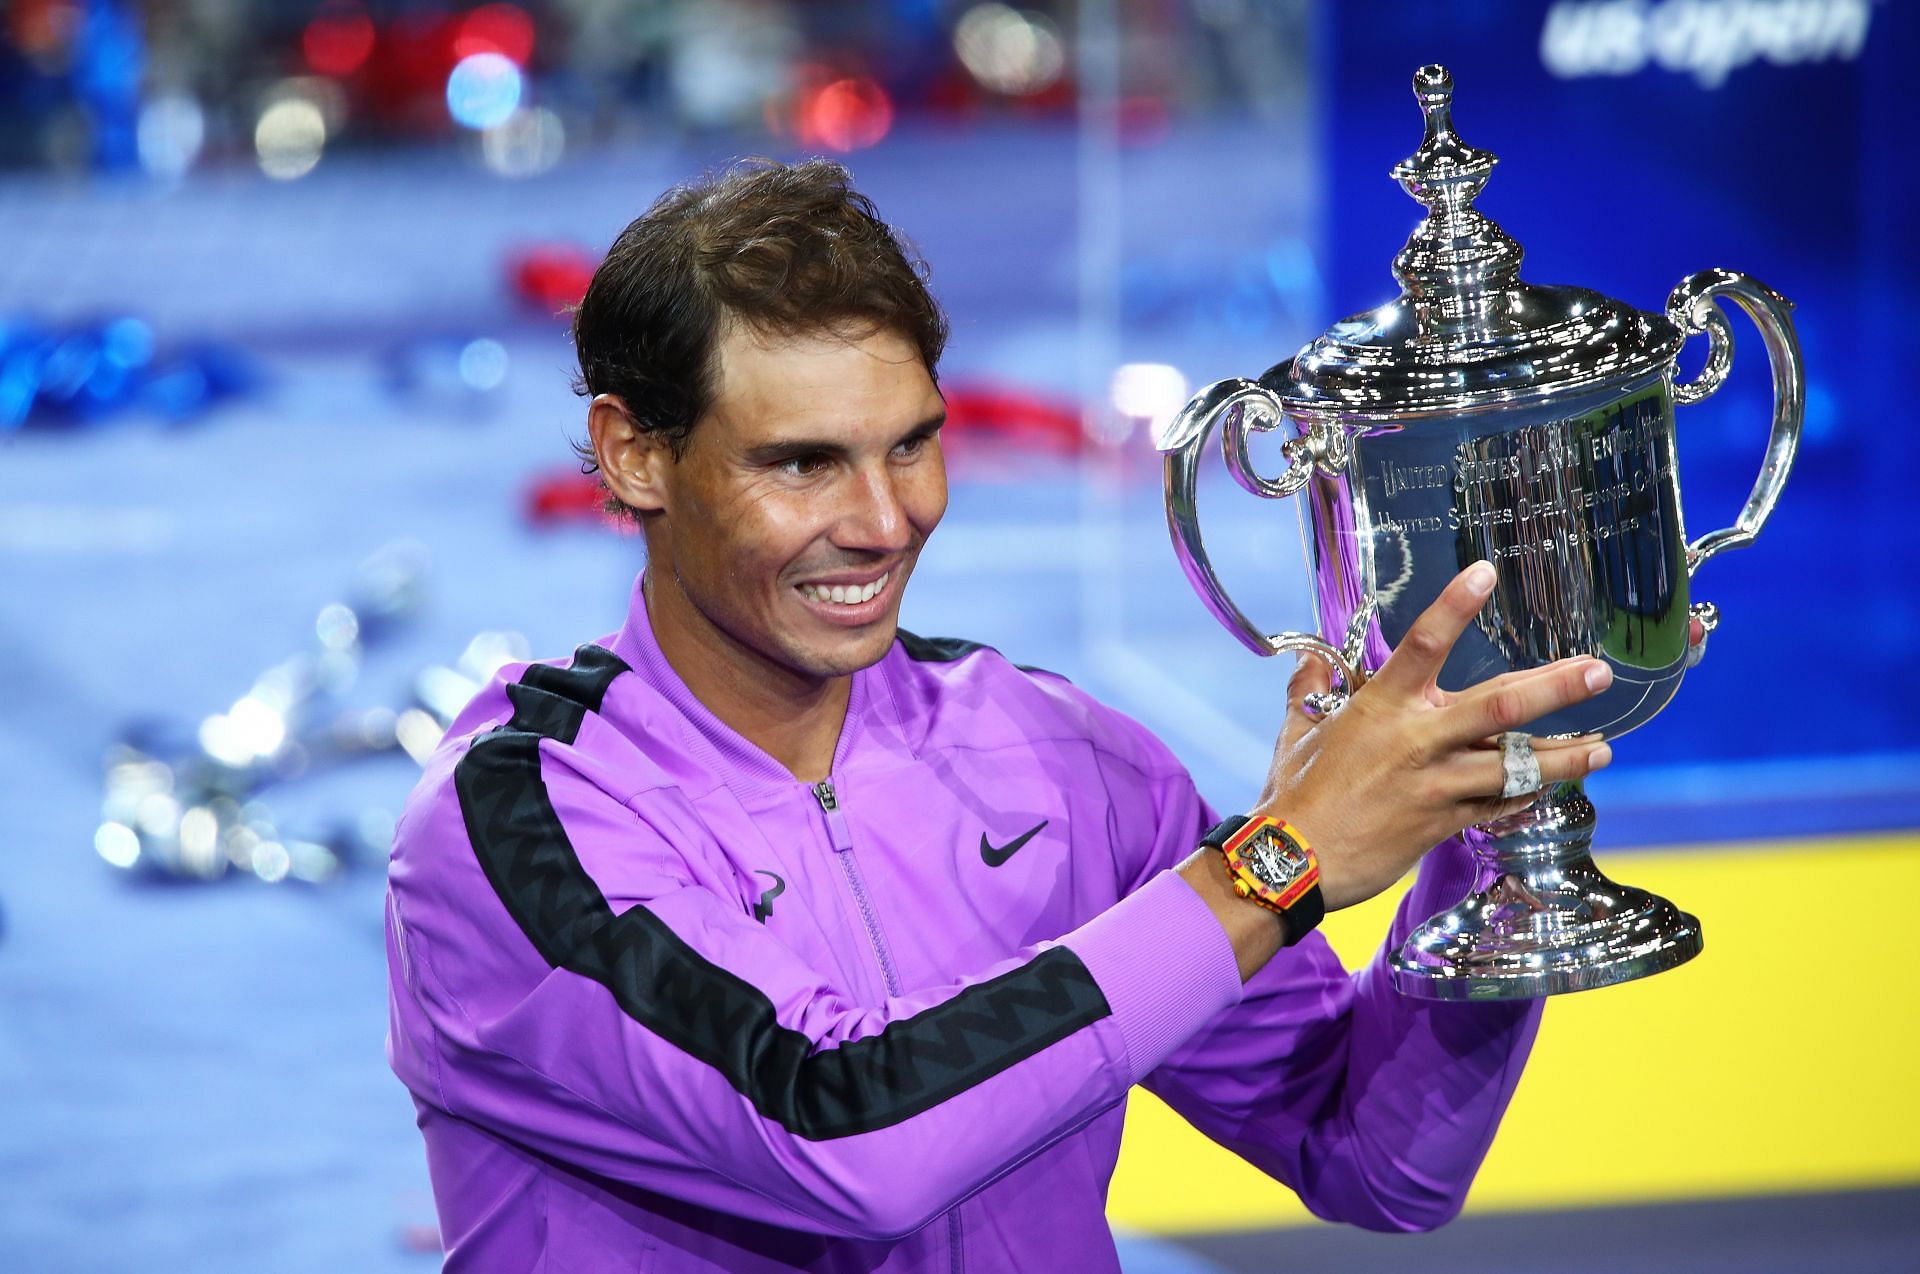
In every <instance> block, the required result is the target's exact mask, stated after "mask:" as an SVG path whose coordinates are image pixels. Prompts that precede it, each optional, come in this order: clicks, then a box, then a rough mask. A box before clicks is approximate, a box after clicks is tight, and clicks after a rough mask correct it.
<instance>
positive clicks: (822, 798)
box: [813, 778, 853, 854]
mask: <svg viewBox="0 0 1920 1274" xmlns="http://www.w3.org/2000/svg"><path fill="white" fill-rule="evenodd" d="M813 799H814V800H816V801H818V802H820V811H821V813H823V814H825V815H826V816H827V836H828V837H829V838H830V839H831V840H832V841H833V848H834V850H835V851H836V852H838V853H842V854H844V853H846V852H847V851H848V850H850V849H852V848H853V833H852V832H850V831H848V830H847V816H846V815H845V814H842V813H841V812H840V798H839V797H838V796H837V795H835V794H834V790H833V780H832V779H831V778H824V779H821V780H820V781H819V782H818V783H815V784H814V785H813Z"/></svg>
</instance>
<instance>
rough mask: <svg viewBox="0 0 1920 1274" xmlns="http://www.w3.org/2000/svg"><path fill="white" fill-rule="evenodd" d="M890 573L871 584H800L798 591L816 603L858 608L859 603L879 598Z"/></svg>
mask: <svg viewBox="0 0 1920 1274" xmlns="http://www.w3.org/2000/svg"><path fill="white" fill-rule="evenodd" d="M891 576H892V572H888V573H887V574H886V575H882V576H881V577H880V578H879V579H877V580H875V581H873V583H871V584H867V585H864V586H863V585H859V584H853V585H848V584H802V585H801V586H800V591H801V592H802V593H805V594H806V595H807V596H808V597H810V598H812V599H813V600H814V601H816V602H838V603H839V604H840V605H842V606H858V605H859V604H860V603H861V602H870V601H872V600H873V599H874V598H875V597H877V596H879V594H880V590H881V589H883V588H885V587H886V586H887V580H888V579H889V578H891Z"/></svg>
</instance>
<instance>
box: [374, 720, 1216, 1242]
mask: <svg viewBox="0 0 1920 1274" xmlns="http://www.w3.org/2000/svg"><path fill="white" fill-rule="evenodd" d="M481 748H493V749H494V750H495V751H497V752H499V753H500V754H501V755H500V756H498V757H494V758H486V757H482V758H481V761H480V762H479V764H482V765H490V764H498V765H505V764H508V763H516V764H519V765H521V766H522V768H523V769H524V768H525V767H526V766H528V765H531V766H532V767H533V768H534V769H535V771H536V772H537V776H538V794H537V797H536V795H535V794H532V793H531V792H530V791H522V790H518V789H514V788H513V787H512V784H511V783H510V782H509V781H508V779H509V778H510V777H511V776H507V777H504V778H503V777H501V776H493V777H495V778H499V779H500V781H499V782H498V783H496V784H492V785H490V786H489V787H488V789H487V790H488V791H490V792H491V791H495V790H498V791H501V792H503V793H504V795H502V796H500V797H499V798H498V799H497V800H496V801H495V803H494V804H492V805H490V806H488V807H486V808H482V809H480V810H479V811H478V813H477V814H476V813H475V811H474V809H473V808H471V803H469V805H468V806H466V807H463V806H462V804H461V803H460V802H459V801H458V800H457V799H456V798H455V796H454V794H453V793H451V792H450V791H448V790H447V789H448V788H451V787H452V786H453V784H451V783H448V784H446V785H444V786H443V787H442V789H441V790H440V791H439V792H437V793H436V794H435V795H434V796H433V797H432V799H431V800H430V801H428V802H426V807H425V808H424V809H422V810H420V811H417V812H416V811H413V810H411V809H410V811H409V817H408V818H407V819H405V820H403V823H402V827H401V837H400V849H399V850H398V851H397V852H396V858H395V868H394V872H393V877H392V879H393V888H392V893H391V902H390V907H389V912H388V919H389V935H388V936H389V941H390V943H391V944H392V948H393V952H394V955H393V961H392V967H393V975H392V976H393V1000H394V1008H393V1038H392V1044H391V1047H390V1055H391V1056H392V1058H393V1060H394V1065H395V1068H396V1070H398V1071H399V1072H400V1073H401V1077H402V1078H403V1079H404V1080H405V1081H406V1082H407V1083H408V1085H409V1087H411V1088H412V1089H413V1090H414V1092H415V1093H416V1095H418V1096H419V1097H420V1098H421V1099H422V1100H424V1101H428V1102H430V1103H431V1104H433V1105H436V1106H439V1107H441V1108H443V1109H445V1110H447V1111H448V1112H449V1113H451V1114H453V1115H454V1116H456V1117H458V1118H460V1119H463V1120H467V1121H470V1122H472V1123H475V1124H477V1125H479V1126H481V1127H483V1128H485V1129H487V1130H489V1131H490V1132H492V1133H493V1134H494V1135H496V1136H499V1137H503V1138H506V1139H508V1140H510V1141H512V1142H514V1143H517V1144H519V1145H521V1146H524V1147H526V1148H528V1149H530V1150H532V1151H534V1152H535V1153H538V1154H541V1155H544V1156H548V1157H551V1158H554V1159H557V1160H559V1161H561V1162H564V1163H566V1164H569V1165H572V1166H574V1167H577V1168H579V1169H582V1170H585V1171H587V1172H591V1173H595V1174H599V1175H602V1176H605V1177H609V1178H612V1179H615V1180H618V1181H622V1182H627V1183H631V1184H634V1185H637V1186H640V1187H642V1188H644V1189H647V1190H651V1191H655V1192H658V1193H661V1194H665V1195H669V1196H672V1197H675V1198H679V1199H683V1200H686V1201H689V1202H692V1203H695V1204H698V1205H700V1206H703V1207H707V1208H713V1209H717V1210H720V1211H724V1212H728V1213H731V1214H733V1215H737V1216H741V1217H746V1218H750V1219H754V1220H758V1221H764V1222H767V1223H770V1224H775V1225H779V1226H783V1227H786V1228H790V1229H802V1230H808V1231H812V1232H817V1233H824V1234H833V1235H843V1236H852V1237H861V1238H894V1237H898V1236H900V1235H904V1234H907V1233H910V1232H912V1231H913V1230H915V1229H917V1228H919V1227H920V1226H921V1225H923V1224H925V1223H926V1222H927V1221H928V1220H929V1219H931V1218H932V1217H934V1216H937V1215H938V1214H940V1213H941V1212H944V1211H946V1210H947V1209H948V1208H950V1207H951V1206H953V1205H954V1204H955V1203H956V1202H958V1201H959V1200H960V1199H962V1198H964V1197H965V1196H966V1195H968V1194H969V1193H971V1192H972V1191H974V1190H976V1189H978V1188H979V1187H980V1186H982V1185H984V1184H985V1183H987V1182H988V1181H990V1180H991V1179H992V1178H993V1177H995V1176H996V1175H998V1174H999V1173H1001V1172H1003V1171H1005V1170H1007V1169H1008V1168H1010V1167H1012V1166H1014V1165H1015V1164H1017V1163H1019V1162H1020V1161H1021V1160H1023V1159H1025V1158H1026V1157H1028V1156H1029V1155H1031V1154H1033V1153H1034V1152H1035V1151H1037V1150H1039V1149H1041V1148H1042V1147H1044V1146H1046V1145H1047V1144H1049V1143H1051V1142H1053V1141H1054V1140H1056V1139H1058V1138H1060V1137H1062V1136H1064V1135H1066V1134H1068V1133H1070V1132H1072V1131H1074V1130H1075V1129H1077V1128H1079V1127H1081V1126H1082V1125H1084V1124H1085V1123H1086V1122H1088V1121H1089V1120H1091V1119H1092V1118H1094V1117H1095V1116H1096V1115H1098V1114H1099V1113H1100V1112H1102V1111H1104V1110H1106V1109H1108V1108H1110V1107H1111V1106H1112V1105H1114V1104H1115V1103H1116V1102H1118V1101H1119V1100H1121V1099H1122V1098H1123V1097H1124V1096H1125V1094H1126V1092H1127V1090H1128V1088H1129V1087H1130V1086H1131V1085H1132V1084H1134V1083H1136V1082H1138V1081H1139V1080H1140V1079H1141V1078H1142V1077H1143V1076H1144V1075H1145V1074H1146V1073H1147V1072H1148V1071H1150V1070H1151V1069H1153V1068H1154V1067H1156V1066H1158V1065H1159V1064H1160V1063H1161V1062H1162V1061H1163V1060H1164V1059H1165V1058H1166V1057H1167V1056H1168V1055H1169V1054H1170V1053H1171V1051H1172V1050H1173V1049H1174V1047H1175V1046H1176V1045H1177V1044H1178V1043H1179V1042H1180V1041H1182V1040H1184V1039H1186V1038H1187V1037H1188V1036H1189V1035H1191V1034H1192V1032H1193V1031H1194V1030H1195V1029H1197V1028H1198V1027H1200V1025H1201V1024H1202V1023H1204V1022H1206V1021H1207V1020H1208V1019H1210V1018H1212V1017H1213V1016H1214V1015H1215V1014H1218V1013H1219V1012H1221V1011H1222V1010H1223V1009H1225V1008H1226V1007H1227V1006H1228V1005H1230V1004H1232V1003H1233V1002H1234V1001H1235V1000H1237V999H1238V997H1239V994H1240V985H1239V980H1238V978H1237V977H1236V976H1234V974H1233V969H1232V957H1231V952H1230V951H1227V952H1226V953H1225V955H1224V958H1222V957H1221V956H1220V949H1221V948H1224V947H1225V946H1226V943H1225V939H1224V935H1222V934H1220V932H1219V926H1218V925H1217V924H1216V923H1215V922H1214V920H1213V918H1212V916H1211V914H1210V913H1209V912H1208V911H1207V909H1206V907H1205V905H1204V904H1202V903H1200V902H1199V900H1198V899H1197V898H1195V897H1194V895H1193V893H1192V891H1191V890H1189V889H1187V888H1186V886H1185V885H1184V884H1183V883H1182V882H1180V881H1179V880H1178V879H1177V878H1174V877H1171V876H1163V877H1162V878H1161V879H1158V880H1155V881H1151V882H1149V883H1147V884H1146V885H1145V886H1144V887H1143V888H1141V889H1139V890H1138V891H1136V892H1135V893H1134V894H1133V895H1131V896H1130V897H1128V898H1126V899H1124V900H1123V901H1122V902H1121V903H1120V904H1119V905H1118V906H1116V907H1114V908H1112V909H1110V910H1108V911H1106V912H1104V913H1102V914H1101V915H1098V916H1096V917H1094V918H1093V919H1092V920H1091V921H1089V922H1088V923H1086V924H1084V925H1082V926H1081V927H1080V928H1078V929H1076V930H1074V931H1072V932H1070V933H1068V934H1067V935H1065V936H1064V937H1063V938H1062V939H1061V940H1060V941H1059V942H1048V943H1039V944H1036V945H1035V946H1033V947H1031V948H1028V949H1025V950H1023V951H1020V952H1018V953H1017V954H1016V955H1014V956H1013V957H1011V958H1009V959H1007V960H1004V961H1001V962H999V963H997V964H995V965H993V966H991V967H988V968H984V969H979V970H975V971H973V972H972V973H970V974H969V975H968V976H965V977H959V978H956V979H954V980H953V981H951V982H950V983H948V984H947V985H944V986H940V987H935V988H927V989H920V990H916V991H914V992H912V993H911V994H907V995H903V996H899V997H894V998H891V999H888V1000H885V1001H883V1002H881V1003H878V1004H872V1003H861V1002H859V1001H858V1000H856V999H855V998H853V997H852V996H850V995H848V994H847V993H845V991H844V990H843V989H842V988H840V987H837V986H836V985H835V984H834V981H833V979H832V978H830V977H829V976H826V975H824V974H823V973H822V972H821V971H819V970H817V969H815V968H812V967H809V966H808V965H807V964H806V963H804V962H803V961H802V960H801V959H799V958H798V957H797V956H796V955H795V953H794V952H793V951H792V950H791V949H790V948H788V947H787V946H785V945H784V944H783V943H782V942H780V941H779V940H778V939H777V938H775V937H774V936H772V935H771V934H770V933H769V932H768V931H767V930H766V929H765V928H764V927H763V926H762V925H760V924H758V923H756V922H755V921H754V920H753V919H751V918H750V917H749V916H747V915H745V914H743V913H742V911H741V910H740V909H739V907H738V906H737V904H736V903H734V902H733V901H731V900H727V899H724V898H722V897H721V896H720V895H719V894H717V893H716V892H715V891H713V890H712V889H709V888H706V887H704V886H702V885H701V884H699V883H698V882H697V880H696V879H695V873H693V872H692V871H691V869H690V868H689V867H688V865H687V862H686V860H684V859H683V858H682V857H681V856H680V854H679V853H677V852H676V850H675V849H674V848H673V846H672V844H671V843H670V841H669V839H668V837H667V836H665V835H663V834H662V833H661V832H660V831H658V830H656V829H655V828H653V827H652V826H650V825H649V823H648V822H647V821H646V819H645V818H643V817H642V816H641V815H640V814H638V813H636V812H635V809H633V808H630V807H629V806H627V805H624V804H622V803H621V802H620V801H619V800H618V799H616V798H615V797H613V796H611V795H609V794H607V793H606V792H605V791H604V790H602V789H601V788H600V787H599V786H596V785H595V784H594V783H593V782H591V781H590V780H588V779H587V778H585V777H583V775H582V773H581V772H580V770H578V769H576V768H575V767H574V765H573V763H572V759H571V758H570V757H569V756H568V754H567V750H566V749H565V748H562V747H559V746H557V745H554V744H552V743H551V742H542V743H540V744H539V745H538V747H537V750H535V749H533V748H531V747H529V748H528V749H527V751H526V754H524V755H521V756H519V757H517V758H516V757H515V756H513V755H511V754H509V745H508V744H506V743H498V744H496V743H489V742H484V741H483V742H481V743H479V744H476V745H475V750H476V751H478V749H481ZM483 777H485V776H483ZM529 812H531V813H529ZM535 815H537V816H538V817H537V818H533V821H532V822H529V821H528V819H529V818H530V817H533V816H535ZM542 820H544V821H542ZM482 824H484V825H482ZM542 827H544V828H545V830H540V828H542ZM476 828H478V830H476ZM530 829H531V830H530ZM501 837H504V838H505V840H506V842H507V843H508V844H509V845H510V846H511V853H510V854H509V855H508V856H506V857H503V858H502V859H501V860H500V863H499V864H494V865H489V862H488V854H489V852H491V851H490V850H489V849H487V848H486V847H485V846H483V845H481V844H480V842H482V841H487V842H489V843H491V842H492V841H494V840H496V839H499V838H501ZM469 842H471V844H470V843H469ZM423 864H432V866H431V868H429V867H427V866H423ZM472 864H477V866H472ZM589 867H591V868H592V871H591V873H590V872H589V870H588V868H589ZM1209 944H1211V949H1212V950H1213V953H1214V955H1215V957H1216V958H1215V959H1213V960H1211V961H1208V962H1200V963H1196V964H1195V965H1194V966H1193V967H1192V968H1191V970H1190V971H1189V972H1188V973H1187V974H1186V976H1182V977H1168V976H1167V971H1166V968H1165V966H1164V963H1163V962H1162V961H1161V959H1160V953H1161V952H1162V951H1164V950H1166V949H1168V948H1169V947H1174V948H1180V947H1199V948H1201V949H1207V948H1208V945H1209Z"/></svg>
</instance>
